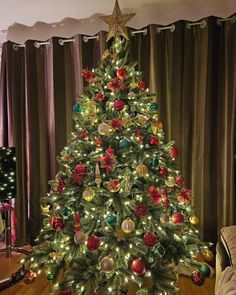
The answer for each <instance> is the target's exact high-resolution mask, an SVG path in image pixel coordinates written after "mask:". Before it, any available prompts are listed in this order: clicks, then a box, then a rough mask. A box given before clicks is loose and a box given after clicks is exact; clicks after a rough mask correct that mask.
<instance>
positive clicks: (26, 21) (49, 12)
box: [0, 0, 236, 44]
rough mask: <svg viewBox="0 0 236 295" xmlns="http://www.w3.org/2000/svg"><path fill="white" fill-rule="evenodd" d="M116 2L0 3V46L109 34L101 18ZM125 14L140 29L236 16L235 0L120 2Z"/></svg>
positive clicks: (29, 0)
mask: <svg viewBox="0 0 236 295" xmlns="http://www.w3.org/2000/svg"><path fill="white" fill-rule="evenodd" d="M114 2H115V0H60V1H58V0H40V1H36V0H1V1H0V44H1V43H3V42H4V41H5V40H11V41H14V42H17V43H23V42H25V40H27V39H38V40H46V39H48V38H49V37H51V36H56V35H57V36H65V37H70V36H73V35H74V34H76V33H84V34H90V35H92V34H96V33H97V32H98V31H100V30H106V29H107V25H106V24H104V23H103V22H102V21H101V20H100V19H99V16H100V15H109V14H111V13H112V11H113V6H114ZM119 3H120V7H121V10H122V12H123V13H136V16H135V17H133V18H132V19H131V20H130V21H129V23H128V25H129V26H130V27H133V28H136V29H138V28H141V27H144V26H146V25H147V24H150V23H156V24H162V25H166V24H170V23H172V22H174V21H177V20H180V19H185V20H191V21H195V20H198V19H201V18H203V17H206V16H209V15H215V16H218V17H222V18H226V17H228V16H230V15H232V14H233V13H235V12H236V0H197V1H196V0H129V1H127V0H119Z"/></svg>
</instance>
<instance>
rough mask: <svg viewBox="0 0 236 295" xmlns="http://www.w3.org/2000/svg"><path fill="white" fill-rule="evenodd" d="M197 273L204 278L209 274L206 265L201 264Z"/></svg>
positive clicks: (208, 268)
mask: <svg viewBox="0 0 236 295" xmlns="http://www.w3.org/2000/svg"><path fill="white" fill-rule="evenodd" d="M199 271H200V272H201V274H202V275H203V276H204V277H205V278H208V277H209V276H210V274H211V270H210V267H209V266H208V265H206V264H202V265H201V267H200V268H199Z"/></svg>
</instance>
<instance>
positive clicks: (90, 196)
mask: <svg viewBox="0 0 236 295" xmlns="http://www.w3.org/2000/svg"><path fill="white" fill-rule="evenodd" d="M82 196H83V198H84V199H85V201H87V202H91V201H92V200H93V198H94V197H95V191H94V190H93V189H91V188H86V190H85V191H84V192H83V195H82Z"/></svg>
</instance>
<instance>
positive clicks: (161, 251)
mask: <svg viewBox="0 0 236 295" xmlns="http://www.w3.org/2000/svg"><path fill="white" fill-rule="evenodd" d="M152 253H153V254H155V255H158V256H160V257H163V256H164V255H165V253H166V250H165V248H164V247H163V246H162V245H161V244H157V245H156V246H154V247H153V248H152Z"/></svg>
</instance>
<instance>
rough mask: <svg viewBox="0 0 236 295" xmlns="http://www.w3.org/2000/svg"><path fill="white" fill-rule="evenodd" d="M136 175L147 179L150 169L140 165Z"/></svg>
mask: <svg viewBox="0 0 236 295" xmlns="http://www.w3.org/2000/svg"><path fill="white" fill-rule="evenodd" d="M136 173H137V175H138V176H140V177H145V176H147V174H148V168H147V166H145V165H143V164H140V165H138V166H137V167H136Z"/></svg>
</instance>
